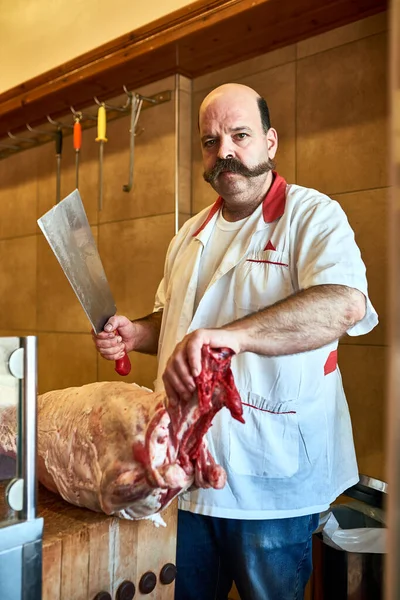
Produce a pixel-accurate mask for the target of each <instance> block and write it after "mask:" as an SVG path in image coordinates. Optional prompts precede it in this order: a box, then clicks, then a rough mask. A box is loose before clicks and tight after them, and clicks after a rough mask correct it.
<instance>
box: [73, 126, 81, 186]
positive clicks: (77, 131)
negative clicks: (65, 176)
mask: <svg viewBox="0 0 400 600" xmlns="http://www.w3.org/2000/svg"><path fill="white" fill-rule="evenodd" d="M81 146H82V125H81V117H80V116H77V117H75V122H74V150H75V187H76V189H78V187H79V153H80V151H81Z"/></svg>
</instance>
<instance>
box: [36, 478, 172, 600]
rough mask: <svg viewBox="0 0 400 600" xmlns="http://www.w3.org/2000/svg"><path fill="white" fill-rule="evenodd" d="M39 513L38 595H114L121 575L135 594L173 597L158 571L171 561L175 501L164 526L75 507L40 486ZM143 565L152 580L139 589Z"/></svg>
mask: <svg viewBox="0 0 400 600" xmlns="http://www.w3.org/2000/svg"><path fill="white" fill-rule="evenodd" d="M38 516H41V517H43V518H44V536H43V598H42V600H93V599H94V597H95V596H96V594H98V593H99V592H101V591H105V592H109V593H110V594H111V597H112V598H113V600H114V599H117V589H118V587H119V586H120V584H121V583H122V582H123V581H125V580H128V581H131V582H133V583H134V585H135V588H136V593H135V596H134V598H135V600H136V599H137V598H149V599H151V600H173V597H174V584H173V583H172V584H169V585H163V584H162V583H161V582H160V578H159V574H160V571H161V569H162V567H163V566H164V565H165V564H166V563H175V544H176V504H175V503H174V504H173V505H172V506H170V507H169V508H168V509H167V510H166V511H164V512H163V518H164V520H165V521H166V523H167V527H156V526H155V525H154V524H153V523H152V522H151V521H148V520H141V521H125V520H122V519H118V518H115V517H107V516H106V515H101V514H98V513H94V512H92V511H89V510H86V509H81V508H77V507H75V506H72V505H71V504H67V503H66V502H64V501H63V500H62V499H60V498H59V497H57V496H55V495H54V494H52V493H50V492H48V491H47V490H45V489H44V488H42V487H40V489H39V510H38ZM147 571H152V572H153V573H154V574H155V575H156V576H157V585H156V587H155V589H154V591H153V592H151V593H149V594H142V593H141V592H140V590H139V581H140V578H141V576H142V575H143V574H144V573H145V572H147Z"/></svg>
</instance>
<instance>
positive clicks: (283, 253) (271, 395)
mask: <svg viewBox="0 0 400 600" xmlns="http://www.w3.org/2000/svg"><path fill="white" fill-rule="evenodd" d="M199 130H200V139H201V148H202V155H203V165H204V179H205V180H206V182H208V183H209V184H210V185H211V186H212V187H213V189H214V190H215V191H216V193H217V194H218V197H217V199H216V201H215V203H214V204H213V205H212V206H211V207H208V208H206V209H205V210H203V211H202V212H200V214H198V215H196V216H195V217H193V218H192V219H190V220H189V221H188V222H186V223H185V224H184V226H183V227H182V228H181V230H180V231H179V233H178V234H177V235H176V237H175V238H174V239H173V240H172V242H171V244H170V247H169V250H168V254H167V257H166V263H165V275H164V278H163V280H162V282H161V284H160V286H159V289H158V292H157V297H156V303H155V308H154V312H153V313H152V314H151V315H148V316H147V317H145V318H143V319H140V320H136V321H133V322H132V321H130V320H128V319H127V318H126V317H123V316H115V317H112V318H111V319H110V320H109V322H108V324H107V325H106V326H105V331H104V332H103V333H101V334H100V335H98V336H97V337H95V343H96V346H97V348H98V350H99V352H100V353H101V355H102V356H104V357H105V358H107V359H109V360H115V359H118V358H121V357H122V356H123V353H124V352H125V351H127V352H130V351H132V350H135V351H138V352H147V353H154V354H155V353H157V352H158V361H159V370H158V378H157V382H156V388H157V389H161V388H162V386H164V387H165V390H166V392H167V394H168V397H169V398H170V399H172V400H174V401H176V402H185V401H186V400H187V399H189V398H190V397H191V395H192V394H193V391H194V390H195V380H196V376H197V375H198V374H199V372H200V369H201V364H200V351H201V347H202V346H203V344H210V345H211V346H212V347H221V346H227V347H230V348H232V349H233V350H234V351H235V356H234V358H233V360H232V370H233V373H234V377H235V382H236V385H237V387H238V389H239V392H240V395H241V399H242V404H243V412H244V418H245V421H246V423H245V425H243V424H241V423H237V422H233V421H232V419H231V418H230V415H229V413H228V411H221V412H220V413H219V414H218V415H217V417H216V419H215V421H214V423H213V427H212V428H211V429H210V431H209V432H208V434H207V441H208V445H209V448H210V451H211V453H212V454H213V456H214V457H215V459H216V461H217V462H218V463H219V464H221V465H222V466H223V467H224V468H225V470H226V472H227V476H228V479H227V484H226V486H225V488H224V489H223V490H214V489H206V490H204V489H200V490H195V491H191V492H188V493H185V494H183V495H182V496H181V497H180V499H179V517H178V541H177V566H178V575H177V581H176V595H175V598H176V600H216V599H217V600H226V599H227V598H228V593H229V590H230V588H231V585H232V582H233V581H235V583H236V585H237V588H238V590H239V593H240V596H241V599H242V600H294V599H300V598H303V595H304V588H305V585H306V583H307V580H308V578H309V576H310V573H311V569H312V563H311V539H312V533H313V531H314V530H315V528H316V526H317V524H318V515H319V513H320V512H321V511H323V510H326V509H328V507H329V505H330V503H331V502H332V501H333V500H334V499H335V498H336V497H337V496H338V495H339V494H340V493H341V492H343V491H344V490H345V489H346V488H348V487H350V486H352V485H353V484H355V483H356V482H357V481H358V469H357V464H356V458H355V452H354V445H353V439H352V431H351V423H350V417H349V412H348V408H347V403H346V399H345V396H344V392H343V387H342V383H341V377H340V372H339V369H338V366H337V347H338V340H339V338H341V337H342V336H343V335H345V334H346V333H347V334H349V335H361V334H365V333H367V332H369V331H370V330H371V329H372V328H373V327H374V326H375V325H376V324H377V315H376V312H375V310H374V309H373V307H372V305H371V303H370V301H369V298H368V291H367V281H366V273H365V266H364V264H363V262H362V260H361V256H360V252H359V250H358V248H357V245H356V243H355V240H354V234H353V231H352V230H351V228H350V226H349V224H348V221H347V219H346V216H345V214H344V213H343V211H342V210H341V208H340V206H339V204H338V203H337V202H334V201H333V200H331V199H330V198H328V197H327V196H325V195H323V194H321V193H319V192H317V191H316V190H311V189H307V188H304V187H301V186H298V185H294V184H288V183H287V182H286V181H285V180H284V178H283V177H281V176H280V175H279V174H278V173H277V172H276V171H275V170H274V169H275V167H274V158H275V154H276V151H277V148H278V135H277V132H276V130H275V129H274V128H272V127H271V123H270V115H269V110H268V106H267V103H266V101H265V100H264V99H263V98H262V97H260V96H259V94H257V92H255V91H254V90H253V89H251V88H249V87H246V86H243V85H238V84H228V85H222V86H220V87H218V88H217V89H215V90H213V91H212V92H211V93H210V94H208V96H207V97H206V98H205V99H204V101H203V103H202V105H201V108H200V113H199ZM117 329H118V332H119V334H118V335H116V334H115V332H116V330H117Z"/></svg>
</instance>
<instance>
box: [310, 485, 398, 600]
mask: <svg viewBox="0 0 400 600" xmlns="http://www.w3.org/2000/svg"><path fill="white" fill-rule="evenodd" d="M386 493H387V484H386V483H384V482H382V481H379V480H377V479H372V478H371V477H367V476H365V475H361V476H360V481H359V483H358V484H356V485H355V486H353V487H351V488H349V489H348V490H346V492H344V496H346V497H348V498H351V499H352V500H350V499H349V500H348V501H347V498H346V502H345V503H337V504H334V505H332V506H331V507H330V510H329V511H328V512H327V513H326V514H325V515H324V517H325V518H324V522H323V524H321V525H320V527H319V528H318V530H317V532H316V533H315V534H314V536H313V537H314V540H313V563H314V572H313V577H312V585H311V588H312V599H313V600H350V599H351V600H381V599H382V598H383V590H382V585H383V562H384V553H385V544H386V527H385V511H384V506H385V496H386Z"/></svg>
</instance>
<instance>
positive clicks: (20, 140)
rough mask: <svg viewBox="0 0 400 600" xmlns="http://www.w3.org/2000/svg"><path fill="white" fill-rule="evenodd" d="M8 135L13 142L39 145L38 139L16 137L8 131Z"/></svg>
mask: <svg viewBox="0 0 400 600" xmlns="http://www.w3.org/2000/svg"><path fill="white" fill-rule="evenodd" d="M7 135H8V137H9V138H11V139H12V140H16V141H17V142H28V143H29V144H37V141H38V140H37V138H26V137H22V136H19V135H14V134H13V133H11V131H7Z"/></svg>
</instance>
